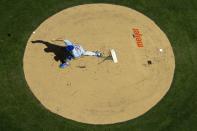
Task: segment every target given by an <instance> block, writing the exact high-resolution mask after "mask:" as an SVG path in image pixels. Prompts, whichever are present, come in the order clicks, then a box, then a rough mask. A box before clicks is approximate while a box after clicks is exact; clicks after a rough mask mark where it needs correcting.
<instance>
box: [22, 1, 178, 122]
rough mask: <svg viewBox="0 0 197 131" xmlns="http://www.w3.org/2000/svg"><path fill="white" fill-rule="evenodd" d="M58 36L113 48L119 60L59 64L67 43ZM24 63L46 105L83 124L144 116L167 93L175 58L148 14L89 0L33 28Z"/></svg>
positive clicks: (90, 47) (96, 47)
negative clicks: (60, 65)
mask: <svg viewBox="0 0 197 131" xmlns="http://www.w3.org/2000/svg"><path fill="white" fill-rule="evenodd" d="M133 29H137V33H139V34H138V35H139V36H137V33H136V32H134V30H133ZM56 38H63V39H68V40H70V41H72V42H74V43H79V44H80V45H82V46H83V47H84V48H85V49H87V50H92V51H95V50H100V51H102V52H103V53H104V54H105V55H107V54H108V52H109V50H110V49H114V50H115V51H116V54H117V58H118V63H116V64H115V63H113V61H112V60H110V59H109V60H104V58H97V57H91V56H88V57H82V58H79V59H76V60H73V61H72V62H71V63H70V64H71V65H70V66H69V67H68V68H66V69H60V68H59V67H58V66H59V64H60V61H59V60H58V58H56V57H57V56H56V57H55V55H57V54H58V53H60V54H61V53H63V52H61V51H62V50H61V49H62V48H64V43H63V42H54V41H52V40H53V39H56ZM32 41H34V42H33V43H32ZM140 42H141V43H140ZM139 45H143V46H139ZM160 49H162V51H160ZM54 52H55V53H54ZM54 57H55V59H54ZM103 60H104V61H103ZM23 64H24V73H25V78H26V81H27V83H28V85H29V88H30V90H31V91H32V92H33V94H34V95H35V97H36V98H37V99H38V100H39V101H40V102H41V103H42V105H43V106H44V107H45V108H47V109H48V110H50V111H51V112H53V113H56V114H58V115H60V116H63V117H65V118H67V119H71V120H74V121H78V122H82V123H89V124H112V123H118V122H123V121H127V120H131V119H134V118H136V117H139V116H140V115H142V114H144V113H146V112H147V111H149V110H150V109H151V108H152V107H154V106H155V105H156V104H157V103H158V102H159V101H160V100H161V99H162V98H163V97H164V96H165V94H166V93H167V91H168V90H169V88H170V86H171V83H172V80H173V75H174V69H175V58H174V54H173V50H172V47H171V44H170V42H169V40H168V38H167V37H166V35H165V34H164V32H163V31H162V30H161V29H160V28H159V27H158V26H157V25H156V24H155V23H154V22H153V21H152V20H151V19H149V18H148V17H146V16H145V15H143V14H141V13H139V12H137V11H135V10H133V9H130V8H127V7H123V6H118V5H111V4H87V5H80V6H76V7H72V8H68V9H65V10H63V11H61V12H59V13H57V14H55V15H53V16H51V17H49V18H48V19H46V20H45V21H44V22H43V23H42V24H41V25H40V26H39V27H38V28H37V29H36V30H35V31H34V33H33V32H32V35H31V36H30V38H29V40H28V42H27V46H26V50H25V54H24V59H23Z"/></svg>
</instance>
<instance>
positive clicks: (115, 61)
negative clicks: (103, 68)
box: [110, 49, 118, 63]
mask: <svg viewBox="0 0 197 131" xmlns="http://www.w3.org/2000/svg"><path fill="white" fill-rule="evenodd" d="M110 52H111V56H112V58H113V61H114V63H118V59H117V56H116V52H115V50H114V49H111V50H110Z"/></svg>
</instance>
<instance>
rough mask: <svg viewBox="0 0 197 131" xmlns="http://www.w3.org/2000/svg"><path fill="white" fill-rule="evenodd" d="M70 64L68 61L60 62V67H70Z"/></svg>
mask: <svg viewBox="0 0 197 131" xmlns="http://www.w3.org/2000/svg"><path fill="white" fill-rule="evenodd" d="M68 66H69V64H68V63H62V64H60V66H59V67H60V68H61V69H64V68H66V67H68Z"/></svg>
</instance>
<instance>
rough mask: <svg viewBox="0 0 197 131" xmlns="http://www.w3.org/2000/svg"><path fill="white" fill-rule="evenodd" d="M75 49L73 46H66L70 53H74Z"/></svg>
mask: <svg viewBox="0 0 197 131" xmlns="http://www.w3.org/2000/svg"><path fill="white" fill-rule="evenodd" d="M73 49H74V46H73V45H68V46H66V50H68V51H72V50H73Z"/></svg>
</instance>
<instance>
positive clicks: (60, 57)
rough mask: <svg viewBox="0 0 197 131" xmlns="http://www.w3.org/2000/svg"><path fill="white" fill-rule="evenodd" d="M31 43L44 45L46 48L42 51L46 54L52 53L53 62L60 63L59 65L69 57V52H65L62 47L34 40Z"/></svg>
mask: <svg viewBox="0 0 197 131" xmlns="http://www.w3.org/2000/svg"><path fill="white" fill-rule="evenodd" d="M31 42H32V43H33V44H44V45H45V46H46V48H45V49H44V51H45V52H46V53H53V54H54V55H55V56H54V60H55V61H61V63H64V62H65V60H66V58H67V56H69V55H71V54H70V52H68V51H66V50H65V47H64V46H59V45H55V44H53V43H50V42H48V41H43V40H35V41H31Z"/></svg>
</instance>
